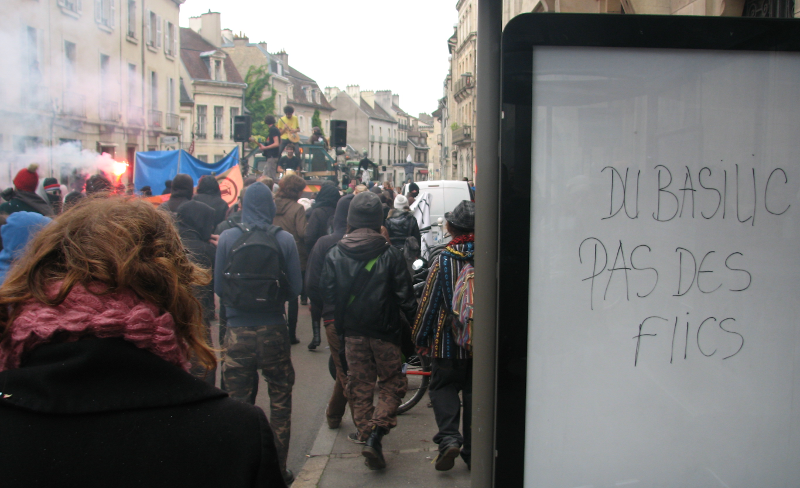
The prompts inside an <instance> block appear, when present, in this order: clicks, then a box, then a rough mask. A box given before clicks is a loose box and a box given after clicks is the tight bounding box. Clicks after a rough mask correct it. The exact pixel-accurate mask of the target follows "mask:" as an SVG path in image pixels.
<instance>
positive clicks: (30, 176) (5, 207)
mask: <svg viewBox="0 0 800 488" xmlns="http://www.w3.org/2000/svg"><path fill="white" fill-rule="evenodd" d="M38 169H39V165H38V164H32V165H30V166H28V167H27V168H24V169H21V170H19V172H18V173H17V176H15V177H14V188H15V189H16V191H14V192H13V193H11V194H10V199H9V200H8V201H7V202H5V203H3V204H2V205H0V213H4V214H7V215H11V214H12V213H14V212H35V213H38V214H42V215H44V216H45V217H51V216H52V215H53V209H52V207H50V204H49V203H47V202H46V201H45V200H44V199H43V198H42V197H40V196H39V195H37V194H36V187H37V186H38V185H39V174H38V173H37V172H36V171H37V170H38Z"/></svg>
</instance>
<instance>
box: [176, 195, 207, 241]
mask: <svg viewBox="0 0 800 488" xmlns="http://www.w3.org/2000/svg"><path fill="white" fill-rule="evenodd" d="M177 213H178V230H179V231H180V233H181V235H183V233H184V232H187V231H194V232H196V233H197V235H198V236H199V238H200V240H201V241H203V242H205V241H207V240H209V239H210V238H211V233H212V232H213V231H214V227H215V222H214V220H215V219H214V217H215V212H214V209H213V208H211V207H209V206H208V205H206V204H205V203H202V202H198V201H196V200H189V201H188V202H186V203H182V204H181V206H180V207H178V212H177Z"/></svg>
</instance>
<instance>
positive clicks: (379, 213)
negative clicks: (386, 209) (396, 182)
mask: <svg viewBox="0 0 800 488" xmlns="http://www.w3.org/2000/svg"><path fill="white" fill-rule="evenodd" d="M347 225H349V226H350V227H352V228H353V229H363V228H366V229H376V230H377V229H379V228H380V227H381V225H383V205H382V204H381V199H380V198H378V195H376V194H374V193H372V192H368V191H366V192H363V193H359V194H358V195H356V196H355V197H353V201H352V202H351V203H350V210H349V211H348V212H347Z"/></svg>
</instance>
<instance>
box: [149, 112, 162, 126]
mask: <svg viewBox="0 0 800 488" xmlns="http://www.w3.org/2000/svg"><path fill="white" fill-rule="evenodd" d="M147 125H149V126H150V127H158V128H159V129H160V128H161V111H160V110H148V111H147Z"/></svg>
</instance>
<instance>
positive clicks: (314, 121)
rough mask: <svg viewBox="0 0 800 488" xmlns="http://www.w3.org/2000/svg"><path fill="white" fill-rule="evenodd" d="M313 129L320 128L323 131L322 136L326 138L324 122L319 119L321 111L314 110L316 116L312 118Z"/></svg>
mask: <svg viewBox="0 0 800 488" xmlns="http://www.w3.org/2000/svg"><path fill="white" fill-rule="evenodd" d="M311 127H319V130H320V131H322V136H323V137H325V129H323V128H322V120H321V119H320V118H319V110H314V115H313V116H312V117H311Z"/></svg>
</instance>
